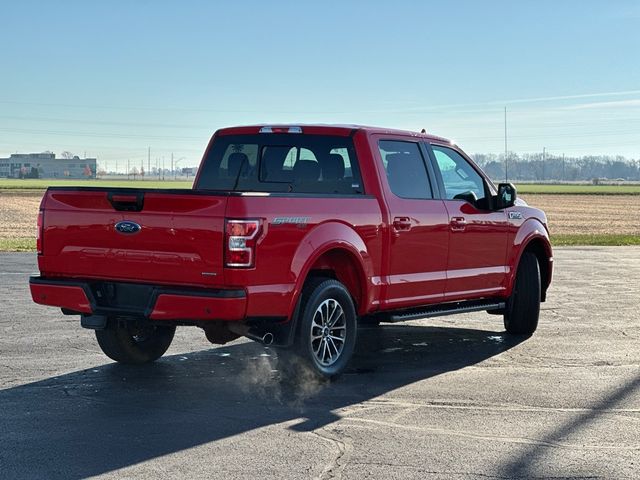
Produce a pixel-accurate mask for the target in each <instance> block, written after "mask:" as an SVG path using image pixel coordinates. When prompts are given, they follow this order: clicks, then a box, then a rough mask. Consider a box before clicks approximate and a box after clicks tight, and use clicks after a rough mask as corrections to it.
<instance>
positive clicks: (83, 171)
mask: <svg viewBox="0 0 640 480" xmlns="http://www.w3.org/2000/svg"><path fill="white" fill-rule="evenodd" d="M96 167H97V165H96V159H95V158H80V157H78V156H75V157H73V158H70V159H67V158H56V154H55V153H49V152H47V153H14V154H12V155H11V156H10V157H9V158H0V177H8V178H60V179H64V178H96Z"/></svg>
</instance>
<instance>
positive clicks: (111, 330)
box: [96, 319, 176, 364]
mask: <svg viewBox="0 0 640 480" xmlns="http://www.w3.org/2000/svg"><path fill="white" fill-rule="evenodd" d="M175 331H176V327H175V326H157V325H149V324H142V325H137V324H130V323H126V322H118V321H117V320H115V319H110V321H109V323H108V325H107V328H106V329H104V330H96V339H97V340H98V344H99V345H100V348H101V349H102V351H103V352H104V354H105V355H106V356H107V357H109V358H110V359H112V360H115V361H116V362H119V363H128V364H142V363H149V362H153V361H155V360H157V359H158V358H160V357H161V356H162V355H164V353H165V352H166V351H167V349H168V348H169V346H170V345H171V341H172V340H173V335H174V334H175Z"/></svg>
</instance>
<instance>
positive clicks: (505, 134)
mask: <svg viewBox="0 0 640 480" xmlns="http://www.w3.org/2000/svg"><path fill="white" fill-rule="evenodd" d="M504 181H505V182H508V181H509V162H508V160H507V107H504Z"/></svg>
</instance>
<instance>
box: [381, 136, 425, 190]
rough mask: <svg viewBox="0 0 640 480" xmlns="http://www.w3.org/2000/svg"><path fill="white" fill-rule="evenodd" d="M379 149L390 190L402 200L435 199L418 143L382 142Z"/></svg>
mask: <svg viewBox="0 0 640 480" xmlns="http://www.w3.org/2000/svg"><path fill="white" fill-rule="evenodd" d="M378 148H379V150H380V157H381V158H382V164H383V165H384V169H385V171H386V173H387V181H388V182H389V188H390V189H391V191H392V192H393V193H394V194H395V195H397V196H398V197H400V198H422V199H430V198H433V194H432V192H431V185H430V184H429V177H428V176H427V169H426V166H425V163H424V159H423V157H422V153H421V152H420V146H419V145H418V144H417V143H415V142H402V141H396V140H381V141H380V142H379V143H378Z"/></svg>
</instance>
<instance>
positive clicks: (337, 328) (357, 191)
mask: <svg viewBox="0 0 640 480" xmlns="http://www.w3.org/2000/svg"><path fill="white" fill-rule="evenodd" d="M37 250H38V265H39V269H40V275H39V276H36V277H32V278H31V279H30V288H31V294H32V297H33V300H34V301H35V302H37V303H40V304H43V305H52V306H56V307H59V308H61V309H62V312H63V313H64V314H68V315H80V316H81V325H82V326H83V327H85V328H90V329H93V330H95V334H96V337H97V341H98V343H99V345H100V347H101V348H102V350H103V352H104V353H105V354H106V355H107V356H109V357H110V358H112V359H113V360H116V361H118V362H123V363H134V364H140V363H145V362H150V361H153V360H156V359H157V358H159V357H160V356H162V355H163V354H164V353H165V351H166V350H167V349H168V348H169V345H170V344H171V341H172V338H173V335H174V332H175V328H176V326H178V325H195V326H198V327H200V328H202V329H203V330H204V332H205V334H206V336H207V338H208V339H209V340H210V341H211V342H212V343H225V342H228V341H230V340H233V339H235V338H238V337H240V336H246V337H248V338H251V339H254V340H257V341H260V342H263V343H264V344H272V345H273V346H274V347H281V348H282V349H283V350H285V351H287V352H289V353H288V354H286V355H285V356H286V358H290V359H292V360H291V361H295V362H301V364H306V365H308V366H310V367H311V368H312V369H313V371H314V372H315V373H316V374H317V375H319V376H321V377H333V376H335V375H337V374H339V373H340V372H341V371H343V370H344V368H345V366H346V365H347V362H348V361H349V359H350V357H351V355H352V353H353V350H354V345H355V343H356V334H357V325H358V322H370V323H374V324H377V323H379V322H396V321H403V320H410V319H418V318H425V317H430V316H436V315H446V314H453V313H460V312H470V311H482V310H484V311H487V312H489V313H492V314H499V315H502V316H503V318H504V326H505V328H506V331H507V332H508V333H511V334H516V335H531V334H532V333H533V332H534V331H535V330H536V327H537V324H538V316H539V310H540V302H541V301H544V300H545V297H546V292H547V289H548V287H549V284H550V282H551V273H552V265H553V256H552V251H551V246H550V243H549V233H548V228H547V220H546V217H545V214H544V213H543V212H542V211H540V210H537V209H535V208H531V207H529V206H527V204H526V203H525V202H524V201H522V200H521V199H516V190H515V188H514V186H513V185H512V184H509V183H501V184H499V185H497V186H495V185H494V184H493V182H492V181H491V180H490V179H489V178H488V177H487V176H486V175H485V174H484V173H483V172H482V171H481V170H480V169H479V168H478V166H477V165H475V163H474V162H473V161H472V160H471V159H470V158H469V157H468V156H467V155H465V153H464V152H463V151H462V150H461V149H460V148H458V147H457V146H456V145H455V144H453V143H452V142H450V141H448V140H445V139H443V138H440V137H436V136H433V135H429V134H425V133H414V132H407V131H399V130H390V129H385V128H372V127H362V126H354V125H339V126H338V125H336V126H334V125H303V126H298V125H296V126H292V125H277V126H244V127H234V128H224V129H221V130H218V131H217V132H216V133H215V134H214V135H213V137H212V139H211V141H210V143H209V145H208V147H207V149H206V151H205V154H204V157H203V159H202V163H201V166H200V168H199V171H198V175H197V177H196V179H195V181H194V184H193V189H191V190H185V189H181V190H158V189H135V188H107V187H105V188H93V187H84V188H73V187H51V188H49V189H48V190H47V192H46V194H45V195H44V198H43V199H42V203H41V207H40V212H39V216H38V236H37Z"/></svg>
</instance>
